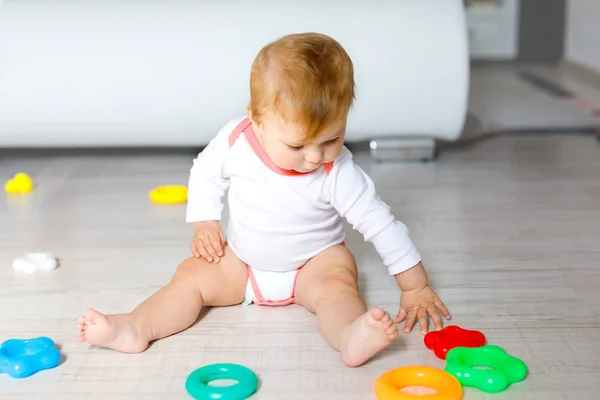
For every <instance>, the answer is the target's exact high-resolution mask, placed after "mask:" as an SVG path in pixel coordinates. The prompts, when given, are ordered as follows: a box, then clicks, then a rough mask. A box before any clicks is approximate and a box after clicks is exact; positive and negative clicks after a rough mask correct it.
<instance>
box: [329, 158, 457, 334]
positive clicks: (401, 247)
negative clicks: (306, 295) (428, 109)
mask: <svg viewBox="0 0 600 400" xmlns="http://www.w3.org/2000/svg"><path fill="white" fill-rule="evenodd" d="M336 164H337V165H336ZM336 164H334V168H333V169H332V171H331V175H330V179H331V181H330V187H329V189H330V194H331V202H332V204H333V206H334V207H335V208H336V209H337V210H338V212H339V213H340V214H341V215H342V216H343V217H345V218H346V219H347V220H348V222H349V223H350V224H352V226H353V227H354V229H356V230H357V231H359V232H360V233H362V234H363V236H364V237H365V240H367V241H369V242H371V243H373V245H374V246H375V249H376V250H377V252H378V253H379V254H380V256H381V257H382V259H383V262H384V264H385V265H386V266H387V268H388V272H389V273H390V274H391V275H394V277H395V279H396V282H397V283H398V286H399V287H400V289H401V290H402V297H401V299H400V310H399V312H398V315H397V317H396V322H402V321H406V324H405V331H406V332H410V331H411V330H412V328H413V326H414V324H415V322H416V319H417V318H418V319H419V325H420V327H421V332H422V333H426V332H427V314H429V315H431V317H432V319H433V322H434V323H435V326H436V328H438V329H441V327H442V322H441V319H440V316H439V314H438V312H437V310H440V311H441V312H442V314H443V315H444V316H445V317H446V318H449V317H450V314H449V312H448V309H447V308H446V306H445V305H444V303H443V302H442V301H441V300H440V299H439V297H438V296H437V295H436V294H435V292H434V291H433V290H432V289H431V288H430V287H429V281H428V277H427V273H426V272H425V267H424V266H423V264H422V262H421V256H420V254H419V252H418V251H417V249H416V247H415V245H414V243H413V242H412V240H411V238H410V235H409V232H408V228H407V227H406V225H404V224H403V223H401V222H400V221H398V220H396V218H395V217H394V216H393V215H392V213H391V210H390V207H389V206H388V205H387V204H386V203H385V202H384V201H383V200H381V198H380V197H379V196H378V195H377V193H376V191H375V186H374V184H373V181H372V180H371V179H370V178H369V177H368V176H367V174H365V172H364V171H363V170H362V169H361V168H360V167H358V166H357V165H355V164H354V162H353V161H352V155H351V154H350V152H348V151H344V154H343V155H342V156H341V157H340V158H339V159H338V160H336Z"/></svg>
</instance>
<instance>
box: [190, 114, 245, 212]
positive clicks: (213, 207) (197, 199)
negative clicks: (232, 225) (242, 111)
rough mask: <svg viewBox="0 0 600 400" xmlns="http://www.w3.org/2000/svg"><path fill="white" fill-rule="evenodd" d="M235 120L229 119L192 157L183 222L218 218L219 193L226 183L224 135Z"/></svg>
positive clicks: (222, 190) (225, 135) (227, 143)
mask: <svg viewBox="0 0 600 400" xmlns="http://www.w3.org/2000/svg"><path fill="white" fill-rule="evenodd" d="M234 127H235V124H232V123H229V124H227V125H226V126H225V127H223V129H221V130H220V132H219V133H218V134H217V136H215V137H214V138H213V139H212V140H211V141H210V143H209V144H208V146H206V147H205V148H204V150H203V151H202V152H201V153H200V154H199V155H198V157H196V159H194V163H193V165H192V168H191V170H190V177H189V182H188V205H187V213H186V222H200V221H213V220H220V219H221V212H222V210H223V196H224V195H225V191H226V190H227V189H228V187H229V179H228V178H227V176H226V172H225V167H226V163H227V159H228V154H229V142H228V137H229V134H230V133H231V131H232V130H233V128H234Z"/></svg>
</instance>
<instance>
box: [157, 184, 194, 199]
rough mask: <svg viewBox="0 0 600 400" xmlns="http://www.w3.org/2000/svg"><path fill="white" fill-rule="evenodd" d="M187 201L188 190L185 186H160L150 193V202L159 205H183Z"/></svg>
mask: <svg viewBox="0 0 600 400" xmlns="http://www.w3.org/2000/svg"><path fill="white" fill-rule="evenodd" d="M187 199H188V188H187V187H186V186H181V185H168V186H160V187H157V188H155V189H152V190H151V191H150V200H152V201H153V202H155V203H159V204H177V203H185V202H186V201H187Z"/></svg>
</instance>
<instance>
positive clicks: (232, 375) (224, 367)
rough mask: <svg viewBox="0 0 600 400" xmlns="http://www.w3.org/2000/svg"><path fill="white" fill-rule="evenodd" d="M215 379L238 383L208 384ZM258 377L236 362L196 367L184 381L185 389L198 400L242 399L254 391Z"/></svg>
mask: <svg viewBox="0 0 600 400" xmlns="http://www.w3.org/2000/svg"><path fill="white" fill-rule="evenodd" d="M217 379H233V380H236V381H238V383H236V384H234V385H231V386H225V387H218V386H209V385H208V383H209V382H211V381H215V380H217ZM257 388H258V377H257V376H256V374H255V373H254V372H252V371H251V370H250V369H248V368H246V367H244V366H241V365H238V364H211V365H207V366H204V367H202V368H198V369H197V370H195V371H194V372H192V373H191V374H190V375H189V376H188V378H187V380H186V381H185V390H187V392H188V393H189V394H190V396H192V397H193V398H195V399H198V400H205V399H206V400H213V399H218V400H243V399H246V398H248V397H250V396H252V395H253V394H254V392H256V389H257Z"/></svg>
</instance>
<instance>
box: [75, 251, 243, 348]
mask: <svg viewBox="0 0 600 400" xmlns="http://www.w3.org/2000/svg"><path fill="white" fill-rule="evenodd" d="M247 279H248V272H247V269H246V265H245V264H244V263H243V262H242V261H240V260H239V259H238V258H237V256H236V255H235V254H234V253H233V252H232V251H231V250H230V249H229V248H228V247H225V248H224V256H223V257H222V258H221V261H220V262H219V263H218V264H216V263H210V264H209V263H208V262H206V261H204V260H203V259H197V258H189V259H187V260H185V261H184V262H183V263H181V265H179V267H178V268H177V271H176V273H175V275H174V276H173V278H172V279H171V282H170V283H169V284H168V285H166V286H165V287H163V288H161V289H160V290H159V291H157V292H156V293H155V294H153V295H152V296H151V297H149V298H148V299H147V300H145V301H144V302H143V303H142V304H140V305H139V306H138V307H137V308H135V309H134V310H133V311H132V312H130V313H128V314H112V315H104V314H101V313H99V312H98V311H96V310H94V309H88V310H87V311H86V314H85V316H83V317H80V318H79V321H78V325H79V341H80V342H88V343H90V344H94V345H97V346H102V347H109V348H112V349H115V350H118V351H121V352H124V353H139V352H142V351H144V350H145V349H146V348H147V347H148V344H149V343H150V342H151V341H153V340H156V339H161V338H164V337H166V336H169V335H172V334H174V333H177V332H180V331H182V330H184V329H186V328H188V327H189V326H190V325H191V324H192V323H194V321H195V320H196V318H197V317H198V314H199V313H200V308H201V307H202V306H230V305H235V304H239V303H241V302H242V301H243V300H244V294H245V290H246V282H247Z"/></svg>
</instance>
